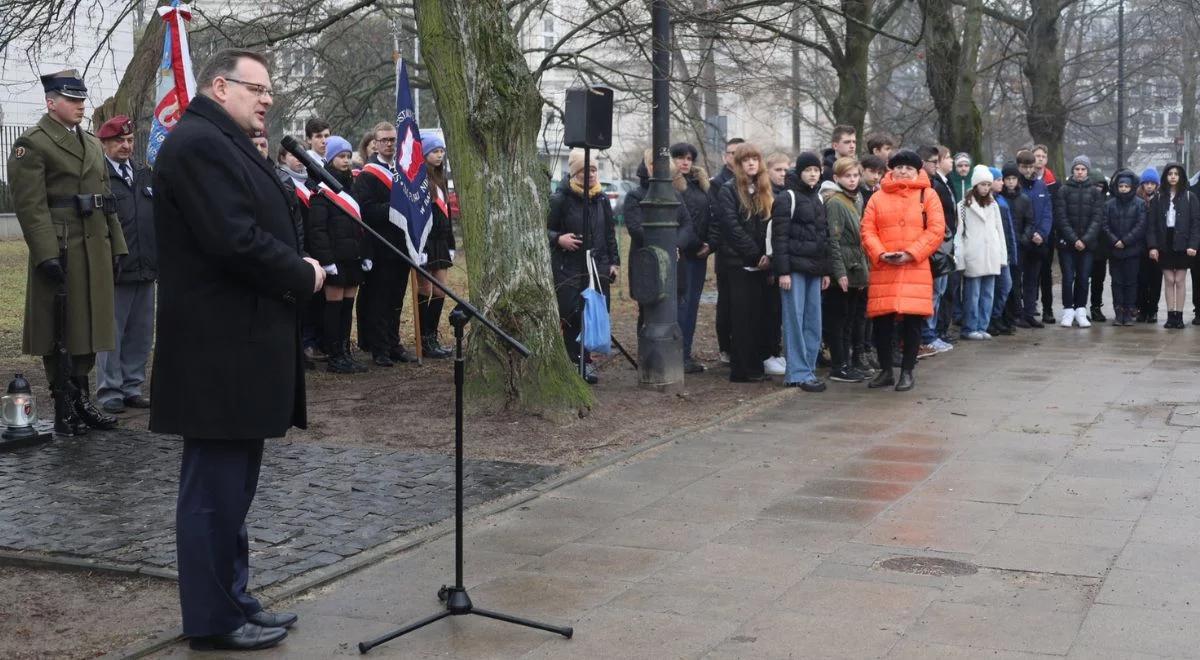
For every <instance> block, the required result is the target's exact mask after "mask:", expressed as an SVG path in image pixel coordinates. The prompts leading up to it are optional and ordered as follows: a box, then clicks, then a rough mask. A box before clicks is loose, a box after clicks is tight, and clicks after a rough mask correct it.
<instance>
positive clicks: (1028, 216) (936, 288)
mask: <svg viewBox="0 0 1200 660" xmlns="http://www.w3.org/2000/svg"><path fill="white" fill-rule="evenodd" d="M866 142H867V147H868V149H869V151H870V153H869V155H866V156H864V157H861V158H860V157H859V156H858V153H857V145H858V140H857V136H856V133H855V129H854V128H852V127H850V126H837V127H835V128H834V130H833V134H832V140H831V146H830V147H829V148H827V149H825V150H824V151H823V152H822V153H820V154H818V153H814V152H803V153H800V154H798V155H797V156H796V157H795V159H794V160H793V159H792V158H791V157H789V156H787V155H784V154H781V153H772V154H770V155H767V156H765V157H764V155H763V152H762V151H761V150H760V149H759V148H758V147H757V146H755V145H753V144H750V143H747V142H746V141H745V140H743V139H741V138H734V139H731V140H729V141H728V142H727V143H726V145H725V152H724V165H723V167H722V168H721V170H720V171H719V172H718V173H717V174H716V175H715V176H713V177H712V178H706V176H707V173H706V172H705V171H704V170H703V169H702V168H701V167H699V165H698V164H697V163H696V159H697V150H696V148H695V147H694V146H693V145H691V144H687V143H679V144H676V145H674V146H672V147H671V157H672V171H671V177H672V181H673V182H674V184H675V189H676V191H677V192H678V195H679V197H680V201H681V202H682V204H681V207H680V221H679V225H680V232H679V242H678V249H679V254H680V258H681V259H680V267H679V270H678V277H679V286H678V289H679V308H678V319H679V327H680V329H681V331H682V333H683V345H684V367H685V372H686V373H698V372H702V371H704V370H705V369H706V366H705V365H704V364H703V363H702V362H701V361H699V360H697V359H696V357H695V355H694V352H693V349H694V337H695V332H696V323H697V315H698V309H699V300H700V297H701V295H702V294H703V291H704V288H705V282H706V278H707V272H708V266H707V261H708V256H709V255H715V259H714V271H715V275H716V295H717V301H716V320H715V330H716V343H717V349H718V350H719V352H720V361H721V362H722V363H724V364H727V365H728V367H729V380H730V381H732V382H738V383H740V382H756V381H763V380H767V379H769V378H771V377H772V376H782V377H783V378H782V380H783V383H784V384H785V385H786V386H788V387H798V388H801V389H803V390H805V391H808V392H821V391H824V390H825V389H826V388H827V385H826V382H825V379H823V378H821V377H820V376H819V375H818V370H819V369H822V368H827V371H824V372H823V373H825V374H827V379H828V380H831V381H835V382H841V383H861V382H864V381H866V382H867V384H868V386H869V387H872V388H882V387H892V386H894V387H895V389H896V390H900V391H905V390H909V389H912V388H913V387H914V386H915V382H916V380H915V376H914V371H915V368H916V364H917V361H918V360H921V359H925V358H930V357H933V356H935V355H938V354H941V353H945V352H947V351H950V350H952V349H953V348H954V345H955V344H956V343H957V342H959V341H989V340H992V339H994V338H996V337H997V336H1001V335H1012V334H1015V333H1016V332H1017V331H1018V330H1040V329H1043V328H1045V327H1046V326H1047V325H1055V324H1057V325H1058V326H1061V327H1063V328H1071V327H1077V328H1089V327H1092V325H1093V324H1094V323H1101V322H1108V321H1109V320H1110V319H1109V317H1108V316H1107V315H1106V314H1105V313H1104V283H1105V279H1106V276H1107V277H1110V278H1111V279H1110V283H1111V292H1112V318H1111V323H1112V324H1113V325H1115V326H1130V325H1133V324H1135V323H1157V322H1158V321H1159V316H1158V308H1159V301H1160V298H1161V297H1162V294H1163V291H1164V289H1165V297H1166V307H1167V318H1166V322H1165V324H1164V326H1163V327H1165V328H1168V329H1174V330H1179V329H1182V328H1184V327H1185V324H1184V311H1185V310H1184V308H1185V306H1186V302H1187V301H1186V300H1185V298H1186V290H1187V279H1188V271H1189V269H1190V270H1191V278H1192V283H1193V293H1192V306H1193V311H1194V316H1193V318H1192V320H1191V323H1192V324H1193V325H1200V264H1197V263H1196V256H1197V250H1200V175H1196V176H1194V177H1193V178H1192V179H1191V181H1190V182H1189V179H1188V176H1187V173H1186V172H1185V171H1184V168H1183V166H1181V165H1179V164H1177V163H1168V164H1166V165H1164V166H1163V167H1162V168H1161V170H1159V169H1155V168H1147V169H1146V170H1145V171H1143V172H1141V173H1140V174H1137V173H1134V172H1133V171H1131V170H1129V169H1124V168H1123V169H1120V170H1118V171H1117V172H1116V173H1114V174H1113V175H1112V176H1111V177H1108V178H1105V177H1103V176H1101V175H1100V174H1099V173H1098V172H1095V171H1094V170H1093V167H1092V162H1091V160H1090V159H1089V158H1088V157H1087V156H1086V155H1080V156H1078V157H1076V158H1074V159H1073V160H1072V161H1071V167H1070V170H1069V173H1068V176H1067V177H1066V178H1065V179H1060V178H1059V177H1058V176H1057V175H1056V174H1055V173H1054V172H1053V171H1052V170H1051V169H1050V168H1048V167H1047V166H1046V165H1047V161H1048V156H1049V149H1047V147H1046V146H1045V145H1040V144H1038V145H1032V146H1030V147H1028V148H1025V149H1021V150H1019V151H1017V152H1016V153H1015V154H1013V156H1012V158H1011V159H1010V160H1009V161H1008V162H1006V163H1004V164H1003V167H1001V168H996V167H989V166H987V165H984V164H981V163H974V162H973V161H972V159H971V156H970V155H968V154H966V153H958V154H954V155H952V154H951V151H950V150H949V149H948V148H947V147H945V146H942V145H923V146H920V147H918V148H916V149H899V148H898V146H899V145H898V144H897V142H896V140H895V139H893V138H892V137H891V136H889V135H887V134H884V133H875V134H872V135H870V136H868V137H867V140H866ZM571 162H572V163H573V165H572V166H571V176H572V177H575V178H573V179H572V183H571V185H570V186H569V187H568V186H566V185H565V184H564V187H563V188H561V189H560V190H559V191H558V192H556V193H555V195H554V197H553V198H552V200H551V210H550V215H549V219H548V235H549V240H550V247H551V250H552V256H553V259H554V260H555V264H556V265H555V270H554V272H555V283H556V285H557V286H558V288H559V292H560V296H559V308H560V313H561V314H562V316H563V317H564V318H565V319H570V318H572V314H578V305H577V303H576V299H577V298H578V296H577V295H570V294H571V293H577V291H576V288H577V286H578V282H579V281H580V278H581V277H584V278H585V275H584V274H585V273H586V266H584V265H583V263H582V259H581V258H579V257H578V256H576V257H575V259H576V261H578V263H574V262H572V261H570V260H569V258H568V255H578V252H579V251H581V249H587V250H591V251H592V254H593V255H594V256H595V257H596V258H597V260H598V261H599V262H601V263H602V264H603V265H604V266H605V268H604V269H602V272H604V271H608V270H611V271H613V272H612V276H613V277H615V269H616V268H617V265H618V264H619V254H618V252H617V248H616V242H615V241H614V240H613V236H614V234H615V231H616V227H615V224H614V222H613V219H612V215H611V213H609V212H608V206H607V204H602V203H601V199H596V198H591V197H590V196H591V195H598V196H599V197H600V198H602V197H603V196H602V195H599V192H598V191H599V187H598V184H595V185H593V191H592V192H589V193H588V194H587V195H585V194H584V192H583V186H582V185H580V184H578V183H575V181H576V178H578V177H580V176H582V175H581V174H580V173H579V171H578V169H576V166H578V167H579V168H581V167H582V162H583V159H582V154H581V153H579V152H576V153H573V154H572V161H571ZM648 163H649V161H648V159H647V163H646V164H643V165H642V166H641V168H640V172H639V174H640V175H641V178H642V181H641V190H640V193H639V195H638V196H636V197H634V196H633V195H632V194H631V199H634V200H637V199H641V197H642V196H644V195H645V191H646V190H647V187H648V185H649V181H648V176H647V175H646V172H647V165H648ZM592 175H593V176H594V172H593V173H592ZM580 180H581V179H580ZM1189 186H1190V187H1189ZM585 199H589V200H590V201H584V200H585ZM564 202H566V204H565V205H564ZM586 203H593V204H594V205H595V207H596V208H595V212H594V213H593V214H592V216H591V222H592V223H593V226H592V227H591V228H590V229H589V233H590V236H592V237H595V238H593V240H592V241H590V242H587V243H586V244H584V243H581V242H579V241H575V240H572V239H570V238H564V229H563V227H564V226H567V227H568V229H567V230H566V231H567V232H572V231H574V232H576V235H578V234H579V233H580V230H579V229H578V227H577V225H578V223H579V222H581V220H580V218H581V214H580V213H578V211H577V209H579V208H581V207H582V205H583V204H586ZM626 208H627V211H626V213H627V217H629V216H630V215H632V217H635V218H640V213H639V212H637V211H634V212H633V213H632V214H631V213H630V212H629V210H628V205H627V207H626ZM564 209H572V211H571V212H570V213H568V212H567V211H564ZM685 215H686V216H690V217H684V216H685ZM568 218H569V220H568ZM564 222H566V223H567V224H566V225H564ZM572 227H574V228H572ZM628 228H629V233H630V236H631V238H632V242H633V244H634V245H635V246H636V245H638V244H640V243H639V241H640V231H641V226H640V222H636V223H633V224H630V225H629V227H628ZM567 235H568V236H569V235H570V234H569V233H568V234H567ZM1056 258H1057V262H1058V264H1059V272H1060V275H1061V277H1060V283H1061V284H1060V286H1061V291H1060V302H1061V306H1062V312H1061V314H1060V315H1058V316H1056V315H1055V314H1054V311H1053V309H1054V306H1053V302H1054V291H1053V288H1052V282H1053V279H1052V275H1053V264H1054V262H1055V260H1056ZM631 277H632V274H631ZM573 283H574V284H573ZM605 284H607V282H606V283H605ZM564 291H566V292H567V294H568V295H561V294H562V293H563V292H564ZM955 328H957V330H955ZM577 333H578V327H577V326H574V325H572V324H571V322H570V321H568V322H566V323H565V324H564V337H565V338H567V340H568V341H567V345H568V352H569V354H570V357H571V358H572V359H578V358H579V357H580V356H579V350H580V349H579V346H578V344H573V343H572V341H571V338H570V337H573V336H574V335H575V334H577ZM584 357H585V359H590V358H588V356H586V355H585V356H584ZM897 367H898V368H899V370H900V372H899V376H898V377H897V375H896V373H895V369H896V368H897ZM586 374H587V378H588V380H589V382H596V380H597V377H596V375H595V372H593V371H592V370H590V369H588V370H587V371H586Z"/></svg>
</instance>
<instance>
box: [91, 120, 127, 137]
mask: <svg viewBox="0 0 1200 660" xmlns="http://www.w3.org/2000/svg"><path fill="white" fill-rule="evenodd" d="M123 135H133V120H132V119H130V118H129V117H126V116H125V115H117V116H116V117H113V118H112V119H109V120H108V121H106V122H104V125H103V126H101V127H100V131H99V132H98V133H96V136H97V137H99V138H100V139H101V140H107V139H109V138H115V137H121V136H123Z"/></svg>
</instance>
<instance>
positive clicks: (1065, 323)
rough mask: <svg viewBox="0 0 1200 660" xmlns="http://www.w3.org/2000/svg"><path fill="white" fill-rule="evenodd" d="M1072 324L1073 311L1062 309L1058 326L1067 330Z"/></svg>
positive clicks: (1073, 320)
mask: <svg viewBox="0 0 1200 660" xmlns="http://www.w3.org/2000/svg"><path fill="white" fill-rule="evenodd" d="M1074 322H1075V310H1073V309H1071V308H1069V307H1068V308H1067V309H1064V310H1063V317H1062V321H1061V322H1060V323H1059V325H1060V326H1062V327H1064V328H1069V327H1071V326H1072V325H1073V324H1074Z"/></svg>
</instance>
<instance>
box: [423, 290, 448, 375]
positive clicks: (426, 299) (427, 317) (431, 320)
mask: <svg viewBox="0 0 1200 660" xmlns="http://www.w3.org/2000/svg"><path fill="white" fill-rule="evenodd" d="M444 301H445V298H434V297H433V296H425V295H420V296H418V297H417V306H418V307H419V308H420V311H419V314H420V320H421V353H422V354H423V355H424V356H425V357H427V358H430V359H433V360H444V359H445V358H448V357H450V355H451V353H450V351H448V350H446V349H445V348H442V345H441V344H440V343H439V342H438V338H437V327H438V322H439V321H440V320H441V316H442V305H443V304H444Z"/></svg>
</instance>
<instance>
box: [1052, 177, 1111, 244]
mask: <svg viewBox="0 0 1200 660" xmlns="http://www.w3.org/2000/svg"><path fill="white" fill-rule="evenodd" d="M1062 200H1063V211H1064V213H1063V215H1062V216H1061V217H1056V218H1055V223H1054V236H1055V238H1056V240H1057V243H1058V247H1059V248H1061V249H1069V250H1074V249H1075V247H1074V246H1075V241H1083V244H1084V246H1085V249H1087V250H1094V249H1096V244H1097V242H1098V239H1099V237H1100V228H1101V225H1103V217H1104V197H1103V196H1102V195H1101V194H1100V191H1099V190H1097V189H1096V186H1094V185H1092V182H1091V181H1076V180H1075V179H1074V178H1072V179H1070V180H1069V181H1067V182H1066V183H1064V184H1063V186H1062Z"/></svg>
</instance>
